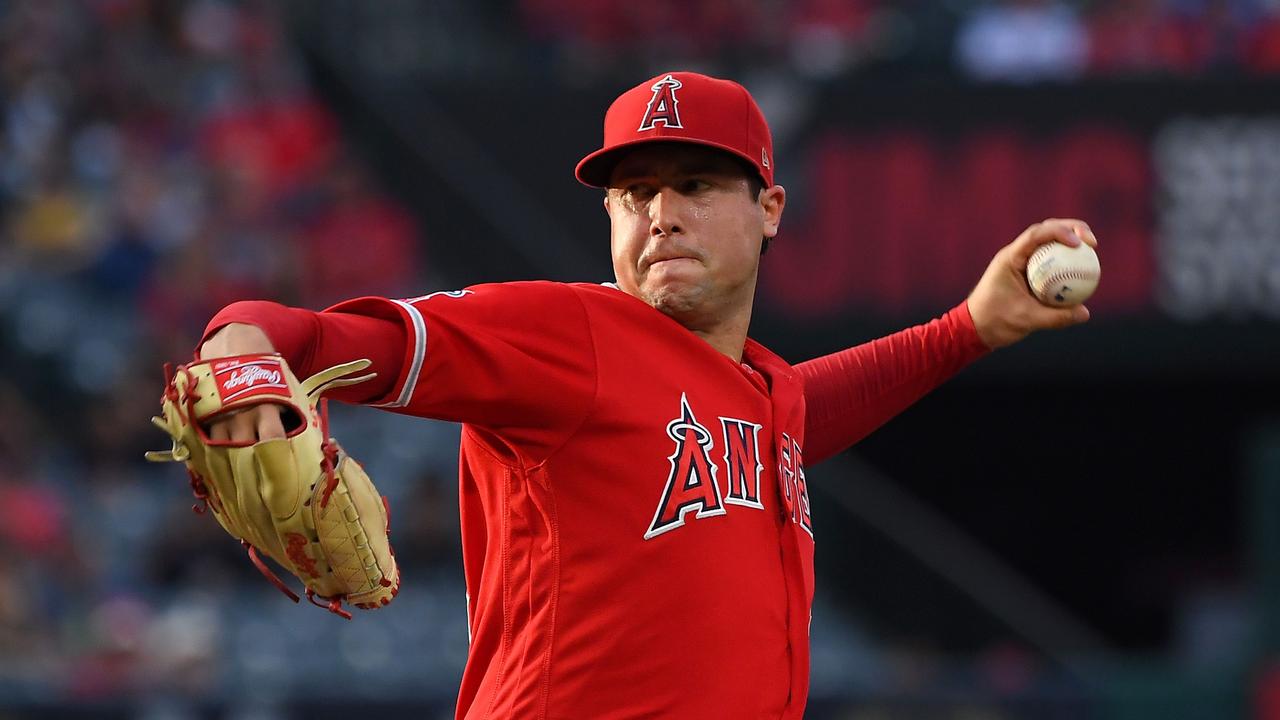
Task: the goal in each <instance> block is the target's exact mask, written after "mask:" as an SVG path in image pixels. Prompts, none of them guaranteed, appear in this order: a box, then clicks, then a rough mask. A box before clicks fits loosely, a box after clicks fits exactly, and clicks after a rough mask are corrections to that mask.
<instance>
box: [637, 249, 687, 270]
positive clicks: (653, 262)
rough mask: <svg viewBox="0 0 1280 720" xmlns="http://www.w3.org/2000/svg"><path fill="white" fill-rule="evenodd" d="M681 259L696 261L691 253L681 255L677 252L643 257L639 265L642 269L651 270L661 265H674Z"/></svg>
mask: <svg viewBox="0 0 1280 720" xmlns="http://www.w3.org/2000/svg"><path fill="white" fill-rule="evenodd" d="M683 260H691V261H693V262H698V258H696V257H694V256H693V255H682V254H678V253H671V254H661V255H654V256H653V257H650V258H644V259H642V260H641V262H640V265H641V269H643V270H651V269H653V268H655V267H658V266H661V265H676V264H679V263H680V261H683Z"/></svg>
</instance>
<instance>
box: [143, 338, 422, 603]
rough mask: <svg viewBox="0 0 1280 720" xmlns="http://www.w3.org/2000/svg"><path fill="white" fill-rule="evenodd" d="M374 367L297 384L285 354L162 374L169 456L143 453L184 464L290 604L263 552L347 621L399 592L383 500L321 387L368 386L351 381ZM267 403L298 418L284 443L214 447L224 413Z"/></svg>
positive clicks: (341, 369)
mask: <svg viewBox="0 0 1280 720" xmlns="http://www.w3.org/2000/svg"><path fill="white" fill-rule="evenodd" d="M369 365H370V363H369V361H368V360H357V361H355V362H350V363H346V364H343V365H338V366H336V367H331V368H329V369H328V370H323V371H321V372H319V373H316V374H315V375H313V376H311V377H309V378H307V379H306V380H305V381H303V382H301V383H299V382H298V380H297V378H295V377H294V375H293V373H292V372H291V371H290V370H289V366H288V364H287V363H285V361H284V358H282V357H280V356H279V355H242V356H238V357H231V358H215V359H212V360H203V361H199V362H194V363H191V364H188V365H181V366H179V367H178V368H177V369H176V371H175V370H174V369H173V368H172V367H170V366H166V367H165V390H164V395H163V397H162V398H161V411H162V414H161V415H160V416H159V417H154V418H152V419H151V421H152V422H153V423H154V424H155V425H156V426H157V427H159V428H160V429H161V430H164V431H165V432H166V433H168V435H169V437H170V438H171V439H172V440H173V448H172V449H170V450H166V451H157V452H149V453H147V459H148V460H153V461H156V462H182V463H185V464H186V466H187V471H188V475H189V476H190V479H191V490H192V492H193V493H194V494H195V496H196V498H197V499H199V500H201V501H203V503H204V506H205V507H206V508H209V509H212V510H213V516H214V517H215V518H216V519H217V520H218V523H219V524H221V525H222V527H223V528H224V529H225V530H226V531H227V532H228V533H230V534H231V535H232V536H233V537H235V538H236V539H237V540H239V541H240V542H241V544H243V545H244V546H245V548H246V550H247V551H248V553H249V558H250V559H251V560H252V561H253V564H254V565H255V566H257V568H258V569H259V570H260V571H262V573H263V575H265V576H266V577H267V578H268V579H269V580H271V581H272V582H273V583H274V584H275V585H276V587H278V588H280V590H281V591H283V592H284V593H285V594H286V595H288V596H289V597H290V598H292V599H293V601H294V602H297V601H298V600H299V597H298V595H297V594H296V593H294V592H293V591H291V590H289V588H288V587H286V586H285V585H284V583H282V582H281V581H280V579H279V578H278V577H276V575H275V573H273V572H271V570H270V569H269V568H268V567H267V566H266V565H265V564H264V563H263V561H262V559H261V558H260V557H259V553H265V554H266V555H267V556H268V557H270V558H271V559H272V560H274V561H275V562H276V563H278V564H279V565H280V566H281V567H284V568H286V569H288V570H289V572H291V573H293V574H294V575H295V576H296V577H297V578H298V579H300V580H301V581H302V583H303V584H304V585H305V586H306V595H307V599H308V600H310V601H311V602H313V603H315V604H317V605H320V606H321V607H325V608H328V609H329V610H330V611H332V612H334V613H336V614H338V615H341V616H343V617H345V618H348V619H350V617H351V614H350V613H348V612H346V611H345V610H343V609H342V604H343V602H348V603H350V604H352V605H354V606H356V607H359V608H376V607H381V606H383V605H386V604H387V603H389V602H391V598H393V597H395V595H396V593H397V592H399V589H400V572H399V569H398V568H397V566H396V560H395V553H394V552H393V551H392V549H391V542H390V539H389V536H390V533H391V528H390V525H389V520H390V508H389V507H388V506H387V502H386V498H384V497H381V496H379V495H378V492H377V490H376V489H375V488H374V486H373V483H372V482H371V481H370V480H369V476H368V475H366V474H365V472H364V469H363V468H362V467H360V464H359V463H357V462H356V461H355V460H354V459H352V458H351V457H349V456H347V455H346V453H344V452H343V451H342V448H341V447H339V446H338V443H337V442H336V441H335V440H334V439H333V438H330V437H329V423H328V417H327V413H326V412H325V404H324V401H323V400H321V395H322V394H323V393H324V392H325V391H326V390H329V389H331V388H334V387H340V386H343V385H354V384H355V383H360V382H364V381H365V380H368V379H370V378H372V377H373V374H368V375H361V376H358V377H349V376H350V375H352V374H354V373H357V372H359V371H361V370H364V369H365V368H367V367H369ZM266 402H269V403H275V404H278V405H281V406H283V407H284V408H285V410H286V411H287V412H291V413H293V415H294V418H293V419H294V420H296V422H294V423H292V424H290V425H289V427H290V430H289V433H288V437H285V438H280V439H272V440H262V441H259V442H256V443H244V444H241V443H230V442H215V441H213V440H211V439H210V438H209V436H208V434H207V433H206V432H205V426H206V425H207V424H208V423H209V422H210V421H214V420H217V419H218V418H219V417H220V416H225V415H226V414H228V413H231V412H235V411H238V410H243V409H245V408H247V407H251V406H253V405H257V404H261V403H266ZM193 509H195V510H196V511H197V512H203V509H202V508H200V507H199V506H196V507H194V508H193ZM316 598H320V599H321V600H323V601H324V602H323V603H321V602H317V600H316Z"/></svg>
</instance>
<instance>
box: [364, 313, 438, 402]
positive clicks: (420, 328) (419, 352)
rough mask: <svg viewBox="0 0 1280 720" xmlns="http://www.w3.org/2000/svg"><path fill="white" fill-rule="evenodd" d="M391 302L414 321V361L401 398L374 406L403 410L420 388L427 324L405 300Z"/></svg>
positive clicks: (424, 358)
mask: <svg viewBox="0 0 1280 720" xmlns="http://www.w3.org/2000/svg"><path fill="white" fill-rule="evenodd" d="M391 302H393V303H395V304H397V305H399V306H400V307H402V308H404V309H405V310H406V311H407V312H408V313H409V319H410V320H412V321H413V361H412V362H410V363H409V372H408V374H407V375H405V379H404V387H403V388H402V389H401V390H400V396H399V397H397V398H396V399H395V400H392V401H391V402H385V403H379V404H377V405H374V406H373V407H380V408H402V407H404V406H406V405H408V404H409V401H410V400H411V399H413V391H414V390H415V389H416V388H417V387H418V375H419V374H420V373H421V372H422V363H423V361H425V360H426V358H427V324H426V322H424V321H423V319H422V313H420V312H418V308H416V307H414V306H413V305H410V304H409V303H407V302H405V301H403V300H392V301H391Z"/></svg>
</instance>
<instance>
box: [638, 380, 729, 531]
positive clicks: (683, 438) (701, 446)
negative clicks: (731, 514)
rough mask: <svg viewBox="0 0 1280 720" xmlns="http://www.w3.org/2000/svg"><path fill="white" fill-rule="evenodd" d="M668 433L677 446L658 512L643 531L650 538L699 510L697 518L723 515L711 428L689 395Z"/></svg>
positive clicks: (681, 522)
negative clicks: (692, 405) (700, 417)
mask: <svg viewBox="0 0 1280 720" xmlns="http://www.w3.org/2000/svg"><path fill="white" fill-rule="evenodd" d="M667 436H668V437H670V438H671V439H672V440H674V441H675V443H676V449H675V451H674V452H672V453H671V457H669V458H667V460H669V461H671V472H670V473H669V474H668V475H667V485H666V488H665V489H664V490H663V492H662V501H661V502H659V503H658V511H657V512H656V513H655V514H654V516H653V522H652V523H649V531H648V532H646V533H645V534H644V539H645V540H648V539H650V538H653V537H657V536H658V535H661V534H662V533H664V532H667V531H669V530H675V529H676V528H678V527H682V526H683V525H684V516H685V515H687V514H689V512H690V511H693V510H697V511H698V514H697V515H696V516H695V517H698V518H705V517H713V516H715V515H724V512H725V511H724V502H723V501H722V500H721V498H720V486H719V485H718V484H717V483H716V466H715V463H713V462H711V455H710V454H709V451H710V450H711V446H712V440H711V431H709V430H707V428H706V427H704V426H703V425H702V424H701V423H699V422H698V418H696V417H694V415H693V409H692V408H690V407H689V398H688V397H687V396H686V395H685V394H684V393H681V394H680V417H678V418H676V419H675V420H672V421H671V422H669V423H667Z"/></svg>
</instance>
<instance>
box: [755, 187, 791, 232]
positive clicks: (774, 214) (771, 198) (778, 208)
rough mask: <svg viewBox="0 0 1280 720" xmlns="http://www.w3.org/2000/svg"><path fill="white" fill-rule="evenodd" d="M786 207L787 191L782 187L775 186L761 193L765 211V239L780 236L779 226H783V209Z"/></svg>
mask: <svg viewBox="0 0 1280 720" xmlns="http://www.w3.org/2000/svg"><path fill="white" fill-rule="evenodd" d="M786 205H787V190H786V188H784V187H782V186H781V185H774V186H773V187H771V188H767V189H765V190H762V191H761V192H760V207H761V209H762V210H764V236H765V237H773V236H775V235H777V234H778V226H779V225H781V224H782V209H783V208H784V207H786Z"/></svg>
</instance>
